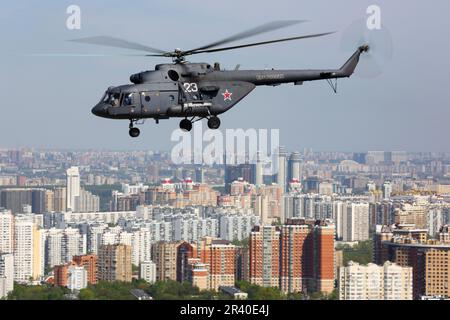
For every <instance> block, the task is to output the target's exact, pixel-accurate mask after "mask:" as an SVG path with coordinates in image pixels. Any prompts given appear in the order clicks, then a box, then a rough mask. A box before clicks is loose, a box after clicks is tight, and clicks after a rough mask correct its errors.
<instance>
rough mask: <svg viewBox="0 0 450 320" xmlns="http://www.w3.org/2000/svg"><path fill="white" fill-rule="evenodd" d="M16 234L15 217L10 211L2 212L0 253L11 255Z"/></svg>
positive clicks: (0, 216)
mask: <svg viewBox="0 0 450 320" xmlns="http://www.w3.org/2000/svg"><path fill="white" fill-rule="evenodd" d="M13 234H14V216H13V215H12V213H11V211H10V210H1V211H0V253H11V252H13V250H14V246H13Z"/></svg>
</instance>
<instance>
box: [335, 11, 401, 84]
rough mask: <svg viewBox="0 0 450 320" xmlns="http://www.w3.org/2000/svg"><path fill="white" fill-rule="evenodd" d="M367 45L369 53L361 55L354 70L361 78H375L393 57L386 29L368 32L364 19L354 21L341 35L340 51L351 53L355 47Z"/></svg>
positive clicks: (391, 44) (390, 40)
mask: <svg viewBox="0 0 450 320" xmlns="http://www.w3.org/2000/svg"><path fill="white" fill-rule="evenodd" d="M363 44H368V45H369V47H370V49H369V52H368V53H366V54H364V55H362V56H361V58H360V62H359V64H358V66H357V67H356V70H355V75H356V76H359V77H361V78H376V77H378V76H380V75H381V74H382V73H383V70H384V67H385V65H386V64H388V63H389V61H390V60H391V59H392V57H393V43H392V37H391V35H390V33H389V31H388V29H387V28H385V27H384V26H382V27H381V29H373V30H370V29H369V28H368V27H367V22H366V20H365V19H359V20H356V21H354V22H353V23H352V24H351V25H350V26H349V27H348V28H347V29H346V30H345V31H344V33H343V35H342V38H341V44H340V48H341V51H345V52H353V51H354V49H355V47H357V46H360V45H363Z"/></svg>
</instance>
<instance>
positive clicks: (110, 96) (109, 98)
mask: <svg viewBox="0 0 450 320" xmlns="http://www.w3.org/2000/svg"><path fill="white" fill-rule="evenodd" d="M119 100H120V93H118V92H115V93H114V92H106V93H105V95H104V96H103V100H102V101H103V102H105V103H109V104H110V105H112V106H113V107H115V106H118V105H119Z"/></svg>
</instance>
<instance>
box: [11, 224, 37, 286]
mask: <svg viewBox="0 0 450 320" xmlns="http://www.w3.org/2000/svg"><path fill="white" fill-rule="evenodd" d="M34 230H35V225H34V223H33V221H32V219H30V217H29V216H27V215H16V216H15V221H14V280H15V281H17V282H28V281H29V279H30V278H32V277H33V262H34V260H33V258H34V257H33V253H34Z"/></svg>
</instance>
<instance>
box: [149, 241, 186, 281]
mask: <svg viewBox="0 0 450 320" xmlns="http://www.w3.org/2000/svg"><path fill="white" fill-rule="evenodd" d="M179 244H180V243H177V242H157V243H154V244H153V245H152V261H153V262H154V263H155V264H156V280H159V281H164V280H169V279H170V280H177V248H178V246H179Z"/></svg>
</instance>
